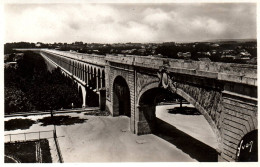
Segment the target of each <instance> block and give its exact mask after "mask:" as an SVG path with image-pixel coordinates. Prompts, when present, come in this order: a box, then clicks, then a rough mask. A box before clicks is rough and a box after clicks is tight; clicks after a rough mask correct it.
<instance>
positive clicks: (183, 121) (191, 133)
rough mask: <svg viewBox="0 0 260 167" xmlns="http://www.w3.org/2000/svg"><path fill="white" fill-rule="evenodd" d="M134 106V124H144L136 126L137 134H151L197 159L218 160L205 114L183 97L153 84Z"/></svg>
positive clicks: (213, 138)
mask: <svg viewBox="0 0 260 167" xmlns="http://www.w3.org/2000/svg"><path fill="white" fill-rule="evenodd" d="M138 105H139V106H138V110H139V113H138V115H139V120H138V124H141V126H140V127H146V128H143V129H138V130H137V131H139V132H138V133H139V134H145V133H153V134H154V135H156V136H158V137H160V138H162V139H164V140H166V141H168V142H169V143H171V144H173V145H174V146H176V148H177V149H178V150H179V151H180V152H184V153H186V154H188V155H189V157H190V158H191V159H196V160H197V161H200V162H212V161H213V162H216V161H217V160H218V153H217V151H216V150H217V149H218V146H219V141H218V137H217V135H216V134H215V131H213V129H212V127H211V125H210V124H209V123H208V122H207V120H206V119H205V116H204V115H203V114H202V113H201V112H200V111H198V110H197V109H196V108H195V107H194V106H193V105H192V104H190V103H189V102H188V101H186V100H185V99H184V98H183V97H181V96H180V95H178V94H174V93H172V92H170V91H168V90H166V89H163V88H158V87H153V88H150V89H148V90H146V91H145V92H143V93H142V94H141V96H140V98H139V103H138ZM147 127H148V128H147ZM138 128H139V127H138ZM183 161H185V160H183ZM187 161H189V160H188V159H187Z"/></svg>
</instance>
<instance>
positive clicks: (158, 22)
mask: <svg viewBox="0 0 260 167" xmlns="http://www.w3.org/2000/svg"><path fill="white" fill-rule="evenodd" d="M223 38H256V5H255V4H244V3H243V4H242V3H241V4H239V3H238V4H203V3H200V4H152V5H151V4H37V5H33V4H24V5H15V4H7V5H5V39H6V41H7V42H14V41H29V42H38V41H41V42H74V41H84V42H103V43H114V42H163V41H194V40H195V41H200V40H208V39H223Z"/></svg>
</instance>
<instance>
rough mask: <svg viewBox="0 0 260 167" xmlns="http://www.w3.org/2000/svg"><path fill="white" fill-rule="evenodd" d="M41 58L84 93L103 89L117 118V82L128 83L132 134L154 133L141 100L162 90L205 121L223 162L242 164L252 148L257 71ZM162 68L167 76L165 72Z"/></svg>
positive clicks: (125, 59) (55, 55) (50, 54)
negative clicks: (249, 140)
mask: <svg viewBox="0 0 260 167" xmlns="http://www.w3.org/2000/svg"><path fill="white" fill-rule="evenodd" d="M41 53H42V55H43V56H45V57H46V58H47V59H49V60H50V61H52V63H54V64H56V65H57V66H61V67H62V68H63V71H65V72H66V74H67V75H68V76H71V77H73V78H74V79H75V80H77V82H78V83H79V84H80V85H81V88H82V89H83V88H87V87H93V88H92V90H95V88H96V87H98V86H101V87H104V88H105V90H104V91H105V99H104V97H103V103H102V104H103V105H105V106H106V110H108V111H110V112H111V114H112V115H113V116H116V114H114V112H113V103H114V101H113V93H114V92H113V85H114V81H115V79H116V78H117V77H118V76H120V77H122V78H124V80H125V81H126V83H127V85H128V87H129V91H130V106H131V107H130V108H131V116H130V130H131V131H132V132H133V133H136V134H146V133H150V132H151V129H149V126H148V125H149V120H147V119H145V117H144V112H145V107H144V106H142V104H140V99H141V97H142V96H143V95H145V93H146V92H148V91H149V90H152V89H154V88H158V87H161V86H163V87H164V88H165V89H167V90H168V91H171V92H172V93H176V94H178V95H180V96H181V97H183V98H185V99H186V100H187V101H189V102H190V103H191V104H193V105H194V106H195V107H196V108H197V109H198V110H199V111H200V112H201V113H202V114H203V115H204V117H205V118H206V120H207V121H208V122H209V124H210V126H211V127H212V129H213V131H214V132H215V134H216V136H217V137H218V142H219V147H218V152H219V154H220V156H219V159H220V160H225V161H235V160H237V159H239V157H238V156H239V153H241V152H243V151H245V150H246V148H247V147H246V146H248V145H246V144H250V143H243V140H245V139H244V137H245V136H247V134H250V132H257V129H258V125H257V91H256V90H257V79H256V78H255V77H256V67H255V66H250V65H234V64H225V63H223V64H221V63H211V62H210V63H207V62H189V61H187V62H186V61H185V60H170V61H169V60H165V59H161V58H150V57H134V56H117V57H115V56H112V55H107V56H106V57H102V56H96V57H95V56H92V57H90V60H91V61H90V62H88V61H84V60H81V59H80V58H79V57H78V55H77V54H75V55H74V54H69V56H67V53H66V54H65V53H63V52H58V51H47V50H44V51H43V52H41ZM43 53H44V54H43ZM90 56H91V55H90ZM99 62H103V64H101V65H99ZM161 67H162V68H161ZM164 68H166V70H162V69H164ZM158 72H159V74H160V75H158ZM84 74H85V75H84ZM104 74H107V75H104ZM84 76H85V77H84ZM162 76H164V77H162ZM165 76H167V79H165ZM165 81H168V82H167V83H165ZM93 83H95V84H93ZM162 83H164V84H162ZM82 92H83V91H82ZM100 93H101V91H100ZM103 94H104V92H103ZM100 97H101V96H100ZM104 101H105V104H104ZM146 107H147V106H146ZM152 107H153V106H152ZM150 116H151V115H150ZM152 116H153V115H152ZM243 149H244V150H243ZM246 151H247V150H246Z"/></svg>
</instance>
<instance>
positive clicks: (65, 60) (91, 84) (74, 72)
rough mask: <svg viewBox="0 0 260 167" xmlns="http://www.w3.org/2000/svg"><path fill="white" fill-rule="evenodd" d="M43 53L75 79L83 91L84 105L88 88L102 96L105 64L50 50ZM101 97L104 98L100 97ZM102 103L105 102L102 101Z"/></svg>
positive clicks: (84, 104) (83, 105) (42, 53)
mask: <svg viewBox="0 0 260 167" xmlns="http://www.w3.org/2000/svg"><path fill="white" fill-rule="evenodd" d="M41 55H42V56H43V57H44V58H46V59H47V60H48V61H50V62H51V63H52V64H54V65H55V66H59V67H60V68H61V70H62V72H63V73H64V74H65V75H67V76H69V77H72V78H74V79H75V80H74V81H75V82H76V83H77V84H78V87H79V88H80V89H78V90H81V92H82V98H83V99H82V101H83V104H82V107H85V106H86V95H87V89H90V90H92V91H95V92H96V93H97V94H98V95H99V96H100V92H101V91H100V89H102V88H103V87H104V85H105V84H104V83H105V78H104V77H105V76H104V75H101V74H104V73H105V68H104V66H100V65H97V64H94V63H86V62H84V60H79V59H71V58H70V57H67V55H63V56H61V55H56V54H53V53H52V52H48V51H45V52H41ZM100 99H102V98H101V97H100ZM104 100H105V99H103V101H104ZM100 105H101V104H100ZM102 105H105V103H104V102H102ZM103 108H104V107H103Z"/></svg>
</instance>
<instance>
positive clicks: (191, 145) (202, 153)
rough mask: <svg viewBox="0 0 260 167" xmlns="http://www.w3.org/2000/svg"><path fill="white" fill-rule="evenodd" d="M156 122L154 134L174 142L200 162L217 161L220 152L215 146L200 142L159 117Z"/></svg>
mask: <svg viewBox="0 0 260 167" xmlns="http://www.w3.org/2000/svg"><path fill="white" fill-rule="evenodd" d="M156 124H157V129H156V130H155V132H154V135H156V136H158V137H160V138H162V139H164V140H166V141H168V142H170V143H172V144H173V145H174V146H176V147H177V148H178V149H180V150H182V151H183V152H185V153H186V154H188V155H190V157H192V158H194V159H196V160H198V161H199V162H217V160H218V153H217V151H216V150H215V149H214V148H212V147H210V146H208V145H206V144H204V143H202V142H200V141H199V140H197V139H195V138H193V137H191V136H189V135H188V134H186V133H184V132H182V131H180V130H178V129H177V128H176V127H174V126H172V125H171V124H168V123H167V122H165V121H163V120H161V119H159V118H157V120H156Z"/></svg>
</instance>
